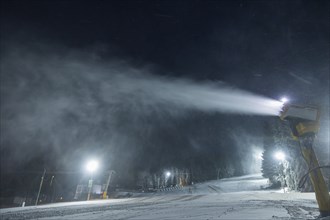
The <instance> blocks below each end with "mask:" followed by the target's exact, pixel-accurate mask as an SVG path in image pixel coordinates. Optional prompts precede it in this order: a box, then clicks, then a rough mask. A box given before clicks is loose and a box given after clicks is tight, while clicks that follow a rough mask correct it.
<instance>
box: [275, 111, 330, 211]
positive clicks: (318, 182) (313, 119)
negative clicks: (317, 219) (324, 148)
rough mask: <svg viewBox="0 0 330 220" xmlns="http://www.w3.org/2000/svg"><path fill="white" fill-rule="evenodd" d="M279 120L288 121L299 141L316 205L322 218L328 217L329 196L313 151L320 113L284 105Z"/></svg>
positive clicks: (295, 137) (329, 209) (329, 208)
mask: <svg viewBox="0 0 330 220" xmlns="http://www.w3.org/2000/svg"><path fill="white" fill-rule="evenodd" d="M280 118H281V119H282V120H288V121H289V123H290V127H291V131H292V135H293V137H294V139H295V140H297V141H299V144H300V150H301V153H302V155H303V157H304V159H305V161H306V163H307V165H308V174H309V177H310V180H311V182H312V185H313V188H314V191H315V196H316V200H317V204H318V205H319V210H320V214H321V216H322V217H326V216H330V196H329V190H328V187H327V185H326V183H325V180H324V177H323V174H322V171H321V169H320V165H319V162H318V160H317V157H316V155H315V152H314V149H313V143H314V139H315V136H316V134H317V132H318V131H319V128H320V111H319V109H318V108H316V107H304V106H297V105H285V106H284V107H283V109H282V112H281V115H280Z"/></svg>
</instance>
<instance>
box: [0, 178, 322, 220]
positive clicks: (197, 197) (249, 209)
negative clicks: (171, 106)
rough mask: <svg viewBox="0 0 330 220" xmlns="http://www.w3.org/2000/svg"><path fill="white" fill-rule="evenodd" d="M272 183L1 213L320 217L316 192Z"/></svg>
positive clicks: (245, 182)
mask: <svg viewBox="0 0 330 220" xmlns="http://www.w3.org/2000/svg"><path fill="white" fill-rule="evenodd" d="M265 186H267V180H266V179H263V178H262V177H261V175H249V176H242V177H235V178H228V179H223V180H219V181H209V182H205V183H200V184H195V185H193V186H192V187H190V189H189V187H186V188H184V189H183V190H177V191H172V192H161V193H156V194H142V195H141V194H140V195H138V196H137V197H135V198H129V199H112V200H111V199H110V200H94V201H88V202H70V203H58V204H51V205H40V206H37V207H35V206H33V207H24V208H22V207H19V208H10V209H1V210H0V213H1V220H2V219H44V220H50V219H62V220H64V219H76V220H78V219H82V220H85V219H88V220H92V219H316V218H317V216H318V215H319V213H318V208H317V204H316V201H315V195H314V194H313V193H283V192H282V191H269V190H262V188H264V187H265Z"/></svg>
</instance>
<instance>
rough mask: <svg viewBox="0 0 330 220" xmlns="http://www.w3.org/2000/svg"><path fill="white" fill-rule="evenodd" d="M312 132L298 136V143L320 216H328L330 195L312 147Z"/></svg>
mask: <svg viewBox="0 0 330 220" xmlns="http://www.w3.org/2000/svg"><path fill="white" fill-rule="evenodd" d="M314 136H315V135H313V134H310V135H308V136H306V137H300V138H299V143H300V146H301V153H302V155H303V157H304V159H305V161H306V163H307V165H308V170H309V171H310V172H309V178H310V180H311V182H312V185H313V188H314V191H315V196H316V200H317V204H318V205H319V209H320V214H321V216H322V217H326V216H330V196H329V191H328V187H327V185H326V183H325V180H324V177H323V175H322V172H321V169H320V168H319V167H320V165H319V163H318V160H317V157H316V155H315V152H314V149H313V141H314Z"/></svg>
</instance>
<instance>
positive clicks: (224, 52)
mask: <svg viewBox="0 0 330 220" xmlns="http://www.w3.org/2000/svg"><path fill="white" fill-rule="evenodd" d="M0 10H1V27H0V28H1V36H0V37H1V38H0V39H1V42H0V43H1V73H0V74H1V142H0V144H1V173H2V175H1V177H2V178H1V185H2V187H1V188H2V189H3V187H4V186H5V187H7V188H10V187H11V188H13V186H15V187H16V186H17V187H18V184H17V182H19V180H17V178H16V179H15V178H14V177H12V175H11V176H10V179H8V178H9V177H7V176H5V174H6V175H7V174H8V175H9V174H18V173H19V174H20V175H23V174H27V177H24V178H34V179H35V178H37V179H38V178H39V177H35V175H34V174H35V173H38V172H39V173H40V172H42V170H43V168H47V169H48V170H52V171H58V172H64V173H65V172H69V171H70V172H75V171H77V172H81V170H82V166H83V163H84V162H85V161H86V160H87V159H88V157H89V156H94V157H96V158H99V159H100V160H101V161H102V169H103V170H106V169H114V170H116V172H117V178H118V179H120V178H121V180H122V182H125V183H131V184H132V185H134V184H133V183H132V182H133V181H134V175H135V174H136V173H137V172H139V171H148V172H158V171H160V170H162V169H167V168H170V167H178V168H182V169H183V168H189V167H190V168H191V167H195V168H196V169H206V168H209V167H210V166H211V165H209V164H208V163H211V162H210V161H214V160H216V159H210V158H212V157H215V156H216V155H218V156H219V155H220V156H219V157H221V158H222V160H235V161H236V162H235V166H236V167H239V168H238V169H239V170H241V171H242V172H241V173H248V172H251V171H252V170H250V169H248V168H246V167H247V166H248V165H246V163H245V162H246V161H248V160H249V155H251V154H252V153H253V151H254V150H255V149H262V138H263V137H262V135H263V131H262V129H263V125H264V123H265V122H266V121H267V120H268V118H267V117H264V116H256V115H245V114H244V115H242V114H223V113H219V112H216V111H203V110H201V109H198V108H197V109H194V108H189V105H188V106H185V105H184V104H182V105H180V103H179V104H178V103H177V102H176V100H174V101H173V103H167V102H166V100H168V98H167V97H168V96H171V93H169V94H168V96H166V94H163V93H164V92H163V91H165V93H167V90H168V88H173V91H168V92H173V94H175V91H177V90H176V88H177V87H181V88H186V86H187V87H189V86H188V85H195V86H199V85H201V86H205V87H212V88H213V87H222V85H226V87H230V88H239V89H242V90H246V91H248V92H252V93H255V94H259V95H262V96H266V97H270V98H272V99H279V98H280V97H281V96H283V95H286V96H288V97H289V98H290V100H291V101H292V102H294V103H303V104H311V105H318V106H320V107H321V108H322V109H323V112H325V116H324V117H325V119H326V120H324V121H323V124H322V126H323V127H324V128H325V129H324V130H323V134H322V133H321V134H320V136H321V137H322V138H323V139H322V138H321V140H320V141H321V143H322V144H323V145H324V146H329V138H327V137H326V136H327V135H326V133H327V131H329V130H328V129H329V117H328V114H329V39H330V34H329V30H330V19H329V14H330V4H329V1H322V0H321V1H198V0H194V1H193V0H192V1H188V0H186V1H172V0H168V1H166V0H162V1H158V0H155V1H146V0H145V1H138V0H136V1H133V0H132V1H126V0H123V1H98V0H96V1H74V0H71V1H68V0H67V1H60V0H52V1H50V0H48V1H45V0H43V1H41V0H40V1H35V0H31V1H17V0H10V1H9V0H2V1H1V9H0ZM164 85H165V87H164V88H165V89H164V90H162V89H163V87H162V86H164ZM172 86H173V87H172ZM189 88H190V87H189ZM169 90H171V89H169ZM157 91H162V92H157ZM183 91H187V90H183ZM192 96H193V95H192ZM159 97H160V98H159ZM163 100H165V101H163ZM197 102H199V100H197ZM242 108H244V106H242ZM192 164H194V165H192ZM196 164H197V165H196ZM204 172H208V171H204ZM210 172H211V171H210ZM212 172H213V171H212ZM79 175H81V174H79ZM79 175H78V176H79ZM29 176H30V177H29ZM31 176H33V177H31ZM66 178H67V177H66ZM74 181H76V182H77V180H71V182H74ZM9 183H10V184H12V185H11V186H10V187H9V186H8V185H10V184H9ZM128 185H129V184H128ZM20 187H22V186H20ZM23 188H24V187H23Z"/></svg>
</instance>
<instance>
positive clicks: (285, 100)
mask: <svg viewBox="0 0 330 220" xmlns="http://www.w3.org/2000/svg"><path fill="white" fill-rule="evenodd" d="M288 101H289V99H288V98H286V97H283V98H281V102H282V103H287V102H288Z"/></svg>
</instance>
